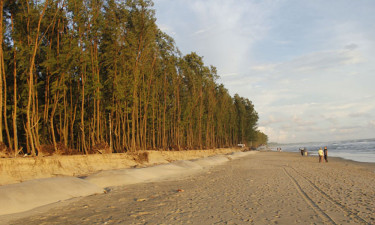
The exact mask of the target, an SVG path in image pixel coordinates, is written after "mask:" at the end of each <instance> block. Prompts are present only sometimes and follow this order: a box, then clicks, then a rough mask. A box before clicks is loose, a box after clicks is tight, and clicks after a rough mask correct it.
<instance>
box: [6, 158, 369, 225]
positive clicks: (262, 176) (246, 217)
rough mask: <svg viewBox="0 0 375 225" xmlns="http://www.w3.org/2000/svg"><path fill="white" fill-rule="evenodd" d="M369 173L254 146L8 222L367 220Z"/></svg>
mask: <svg viewBox="0 0 375 225" xmlns="http://www.w3.org/2000/svg"><path fill="white" fill-rule="evenodd" d="M374 172H375V165H374V164H368V163H367V164H366V163H356V162H351V161H345V160H341V159H336V158H330V162H329V163H321V164H319V163H318V162H317V159H316V158H313V157H301V156H300V155H298V154H297V153H276V152H260V153H258V154H254V155H248V156H246V157H243V158H238V159H235V160H231V161H229V162H226V163H224V164H222V165H219V166H215V167H212V168H211V169H210V170H209V171H205V172H203V173H198V174H194V175H193V176H188V177H187V178H184V179H180V180H174V181H163V182H151V183H139V184H134V185H128V186H122V187H117V188H114V189H112V190H111V191H110V192H109V193H107V194H100V195H94V196H89V197H85V198H81V199H78V200H77V199H76V200H75V201H72V202H65V203H60V204H55V205H53V206H51V207H50V208H44V209H38V210H33V211H31V212H28V213H26V214H24V215H27V217H24V216H23V217H22V216H20V215H14V216H13V219H14V220H13V221H11V222H9V218H8V222H9V223H11V224H66V222H67V221H69V223H70V224H374V223H375V215H374V211H373V210H374V208H375V202H374V201H373V200H374V199H375V189H374V186H375V173H374ZM0 219H2V221H5V218H4V217H0ZM0 221H1V220H0Z"/></svg>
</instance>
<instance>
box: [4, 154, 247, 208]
mask: <svg viewBox="0 0 375 225" xmlns="http://www.w3.org/2000/svg"><path fill="white" fill-rule="evenodd" d="M234 151H241V149H240V148H236V149H215V150H189V151H144V152H142V151H140V152H137V153H136V154H121V153H120V154H103V155H99V154H93V155H71V156H58V155H55V156H47V157H24V158H0V186H1V185H7V184H14V183H20V182H24V181H27V180H33V179H40V178H49V177H60V176H87V175H89V174H93V173H95V172H98V171H102V170H113V169H123V168H131V167H144V166H150V165H155V164H163V163H168V162H171V161H176V160H187V159H189V160H190V159H196V158H202V157H207V156H212V155H217V154H228V153H231V152H234ZM0 215H1V213H0Z"/></svg>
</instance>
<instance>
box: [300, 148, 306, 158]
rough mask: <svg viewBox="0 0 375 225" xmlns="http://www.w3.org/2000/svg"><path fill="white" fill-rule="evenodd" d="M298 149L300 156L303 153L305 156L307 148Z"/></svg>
mask: <svg viewBox="0 0 375 225" xmlns="http://www.w3.org/2000/svg"><path fill="white" fill-rule="evenodd" d="M299 150H300V152H301V155H302V156H304V155H306V156H307V148H299Z"/></svg>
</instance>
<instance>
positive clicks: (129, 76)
mask: <svg viewBox="0 0 375 225" xmlns="http://www.w3.org/2000/svg"><path fill="white" fill-rule="evenodd" d="M152 7H153V2H152V1H150V0H126V1H117V0H43V1H38V0H12V1H11V0H1V1H0V18H1V20H0V29H1V30H0V31H1V32H0V43H1V44H0V99H1V101H0V115H1V118H2V119H1V120H0V127H1V131H2V132H1V133H0V143H2V148H6V149H8V150H9V151H11V152H12V153H14V154H15V155H17V154H18V153H19V152H24V153H26V152H27V153H30V154H32V155H36V154H38V153H42V152H43V151H47V150H48V149H49V150H50V151H53V152H55V153H60V154H73V153H75V154H77V153H81V154H88V153H94V152H95V151H97V150H100V149H107V150H108V151H109V152H126V151H136V150H140V149H208V148H216V147H229V146H234V145H237V144H238V143H250V144H251V143H252V144H253V145H260V144H264V143H266V142H267V136H266V135H265V134H263V133H261V132H259V131H257V127H256V124H257V121H258V114H257V112H256V111H255V109H254V105H253V104H252V102H251V101H250V100H248V99H246V98H243V97H240V96H239V95H237V94H236V95H235V96H234V97H231V96H230V94H229V92H228V90H227V89H226V88H225V87H224V86H223V85H222V84H218V83H217V80H218V78H219V76H218V74H217V70H216V68H215V67H214V66H206V65H204V63H203V59H202V57H201V56H198V55H197V54H196V53H194V52H192V53H190V54H187V55H182V54H181V53H180V52H179V51H178V48H177V47H176V45H175V43H174V40H173V39H172V38H171V37H170V36H168V35H167V34H166V33H164V32H162V31H161V30H160V29H158V27H157V25H156V23H155V20H156V19H155V15H154V10H153V9H152Z"/></svg>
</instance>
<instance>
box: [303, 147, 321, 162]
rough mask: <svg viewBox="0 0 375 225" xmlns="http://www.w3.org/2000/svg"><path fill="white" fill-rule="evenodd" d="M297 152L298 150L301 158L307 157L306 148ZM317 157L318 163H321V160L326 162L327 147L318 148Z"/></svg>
mask: <svg viewBox="0 0 375 225" xmlns="http://www.w3.org/2000/svg"><path fill="white" fill-rule="evenodd" d="M299 150H300V152H301V155H302V156H304V155H306V156H307V148H299ZM318 155H319V162H320V163H321V162H323V158H324V161H326V162H328V149H327V146H325V147H324V149H322V148H319V150H318Z"/></svg>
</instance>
